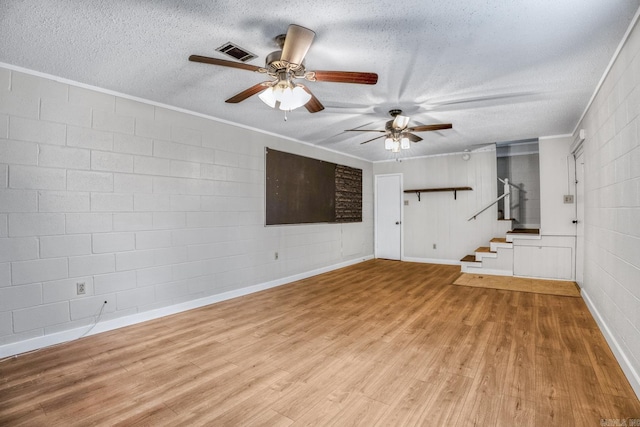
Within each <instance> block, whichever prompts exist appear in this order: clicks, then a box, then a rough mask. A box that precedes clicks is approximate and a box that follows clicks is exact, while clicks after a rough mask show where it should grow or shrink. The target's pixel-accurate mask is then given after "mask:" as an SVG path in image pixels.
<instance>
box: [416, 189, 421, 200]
mask: <svg viewBox="0 0 640 427" xmlns="http://www.w3.org/2000/svg"><path fill="white" fill-rule="evenodd" d="M416 194H417V195H418V201H420V192H419V191H416Z"/></svg>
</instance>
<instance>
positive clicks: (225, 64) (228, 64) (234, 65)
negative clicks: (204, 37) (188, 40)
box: [189, 55, 261, 71]
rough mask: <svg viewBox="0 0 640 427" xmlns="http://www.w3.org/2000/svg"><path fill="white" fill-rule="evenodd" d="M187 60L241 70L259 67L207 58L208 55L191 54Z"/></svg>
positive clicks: (254, 69)
mask: <svg viewBox="0 0 640 427" xmlns="http://www.w3.org/2000/svg"><path fill="white" fill-rule="evenodd" d="M189 61H193V62H202V63H204V64H213V65H222V66H223V67H231V68H240V69H242V70H249V71H260V70H261V67H258V66H256V65H251V64H243V63H242V62H233V61H227V60H225V59H217V58H209V57H208V56H200V55H191V56H190V57H189Z"/></svg>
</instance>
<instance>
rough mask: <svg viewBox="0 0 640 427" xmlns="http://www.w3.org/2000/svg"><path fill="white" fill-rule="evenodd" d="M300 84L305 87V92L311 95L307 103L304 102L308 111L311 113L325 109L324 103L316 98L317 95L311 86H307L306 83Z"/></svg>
mask: <svg viewBox="0 0 640 427" xmlns="http://www.w3.org/2000/svg"><path fill="white" fill-rule="evenodd" d="M300 86H301V87H302V88H303V89H304V91H305V92H307V93H308V94H309V95H311V99H310V100H309V101H308V102H307V103H306V104H304V107H305V108H306V109H307V111H308V112H310V113H317V112H318V111H322V110H324V105H322V103H321V102H320V101H319V100H318V98H316V96H315V95H314V94H313V93H311V91H310V90H309V88H307V87H306V86H305V85H300Z"/></svg>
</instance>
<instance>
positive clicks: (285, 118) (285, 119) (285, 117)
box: [284, 110, 287, 122]
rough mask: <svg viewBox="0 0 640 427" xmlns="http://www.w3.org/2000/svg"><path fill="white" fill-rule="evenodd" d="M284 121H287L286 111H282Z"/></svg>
mask: <svg viewBox="0 0 640 427" xmlns="http://www.w3.org/2000/svg"><path fill="white" fill-rule="evenodd" d="M284 121H285V122H286V121H287V110H284Z"/></svg>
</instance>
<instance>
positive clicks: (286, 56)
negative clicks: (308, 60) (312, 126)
mask: <svg viewBox="0 0 640 427" xmlns="http://www.w3.org/2000/svg"><path fill="white" fill-rule="evenodd" d="M315 35H316V33H315V32H313V31H311V30H310V29H308V28H305V27H301V26H299V25H295V24H291V25H289V28H288V29H287V34H286V35H283V34H281V35H279V36H276V38H275V41H276V43H277V44H278V46H279V47H280V49H281V50H278V51H275V52H271V53H270V54H269V55H267V58H266V61H265V62H266V64H265V67H258V66H255V65H251V64H243V63H239V62H234V61H227V60H224V59H217V58H209V57H206V56H200V55H191V56H190V57H189V60H190V61H194V62H201V63H205V64H213V65H221V66H223V67H231V68H240V69H243V70H248V71H254V72H258V73H263V74H267V75H268V76H269V77H270V78H271V79H272V80H270V81H266V82H262V83H258V84H256V85H253V86H252V87H250V88H248V89H245V90H244V91H242V92H240V93H238V94H236V95H234V96H232V97H231V98H229V99H227V100H226V101H225V102H228V103H232V104H235V103H238V102H242V101H244V100H245V99H247V98H249V97H250V96H252V95H255V94H258V93H259V95H258V97H259V98H260V99H261V100H262V102H264V103H265V104H267V105H268V106H270V107H271V108H278V109H280V110H284V111H291V110H295V109H296V108H300V107H302V106H304V107H305V108H306V109H307V111H309V112H310V113H317V112H318V111H321V110H324V106H323V105H322V103H321V102H320V101H319V100H318V98H316V97H315V96H314V95H313V93H311V91H310V90H309V89H308V88H307V87H306V86H304V85H302V84H299V83H298V84H296V83H294V79H305V80H307V81H310V82H315V81H324V82H337V83H357V84H368V85H374V84H376V83H377V82H378V75H377V74H375V73H364V72H352V71H306V69H305V67H304V57H305V56H306V54H307V51H308V50H309V48H310V47H311V43H312V42H313V39H314V37H315ZM285 120H286V116H285Z"/></svg>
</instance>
